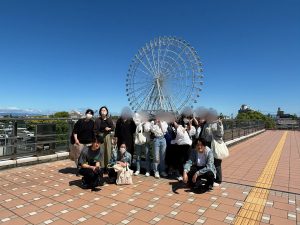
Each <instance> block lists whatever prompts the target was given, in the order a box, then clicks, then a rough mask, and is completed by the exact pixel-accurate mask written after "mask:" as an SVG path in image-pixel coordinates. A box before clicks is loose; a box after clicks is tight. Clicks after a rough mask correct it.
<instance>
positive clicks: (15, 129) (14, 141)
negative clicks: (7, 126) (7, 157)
mask: <svg viewBox="0 0 300 225" xmlns="http://www.w3.org/2000/svg"><path fill="white" fill-rule="evenodd" d="M12 132H13V133H12V136H13V139H12V140H11V145H12V147H13V154H12V158H13V159H16V158H17V150H18V149H17V142H18V122H17V121H16V120H14V121H13V130H12Z"/></svg>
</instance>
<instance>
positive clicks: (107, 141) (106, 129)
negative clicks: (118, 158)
mask: <svg viewBox="0 0 300 225" xmlns="http://www.w3.org/2000/svg"><path fill="white" fill-rule="evenodd" d="M114 128H115V126H114V123H113V121H112V119H111V118H110V117H109V113H108V109H107V107H106V106H102V107H101V108H100V109H99V117H98V118H97V119H96V121H95V127H94V131H95V133H96V134H97V135H100V136H102V137H103V141H104V142H103V144H101V151H102V154H103V157H102V159H101V167H103V168H106V166H107V164H108V162H109V160H110V158H111V150H112V149H111V132H112V131H113V130H114Z"/></svg>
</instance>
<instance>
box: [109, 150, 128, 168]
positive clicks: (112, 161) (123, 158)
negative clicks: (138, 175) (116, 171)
mask: <svg viewBox="0 0 300 225" xmlns="http://www.w3.org/2000/svg"><path fill="white" fill-rule="evenodd" d="M131 158H132V157H131V154H130V153H129V152H127V151H126V152H125V153H124V154H123V155H121V153H120V151H118V150H116V149H114V150H113V151H112V154H111V159H110V161H109V164H111V165H115V164H116V162H117V161H120V162H126V163H128V166H130V164H131Z"/></svg>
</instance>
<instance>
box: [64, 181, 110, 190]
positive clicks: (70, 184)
mask: <svg viewBox="0 0 300 225" xmlns="http://www.w3.org/2000/svg"><path fill="white" fill-rule="evenodd" d="M103 185H104V184H103V183H101V184H100V185H99V186H98V187H95V188H90V187H83V186H82V181H81V179H80V180H71V181H69V186H77V187H79V188H81V189H83V190H88V189H91V191H95V192H98V191H101V188H100V187H101V186H103Z"/></svg>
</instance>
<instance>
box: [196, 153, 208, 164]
mask: <svg viewBox="0 0 300 225" xmlns="http://www.w3.org/2000/svg"><path fill="white" fill-rule="evenodd" d="M197 154H198V157H197V166H205V165H206V155H205V152H203V153H199V152H198V153H197Z"/></svg>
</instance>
